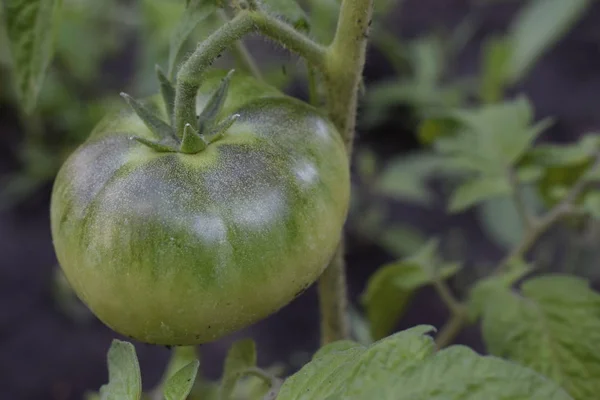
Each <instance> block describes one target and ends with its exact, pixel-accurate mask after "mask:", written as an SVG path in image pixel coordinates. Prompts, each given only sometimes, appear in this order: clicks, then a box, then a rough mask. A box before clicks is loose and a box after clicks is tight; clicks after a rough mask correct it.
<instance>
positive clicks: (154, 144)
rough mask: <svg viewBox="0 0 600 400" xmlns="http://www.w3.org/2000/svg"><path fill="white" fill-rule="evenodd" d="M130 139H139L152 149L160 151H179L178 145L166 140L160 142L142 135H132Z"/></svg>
mask: <svg viewBox="0 0 600 400" xmlns="http://www.w3.org/2000/svg"><path fill="white" fill-rule="evenodd" d="M130 139H131V140H135V141H138V142H140V143H141V144H143V145H145V146H148V147H150V148H151V149H152V150H154V151H157V152H159V153H173V152H177V151H178V150H177V147H175V146H173V145H172V144H170V143H165V142H164V141H161V142H159V141H156V140H148V139H146V138H143V137H140V136H132V137H131V138H130Z"/></svg>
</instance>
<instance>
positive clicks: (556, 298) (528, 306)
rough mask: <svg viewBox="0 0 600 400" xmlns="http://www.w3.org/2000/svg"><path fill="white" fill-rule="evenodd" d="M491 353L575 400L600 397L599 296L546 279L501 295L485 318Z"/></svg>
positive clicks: (581, 285) (576, 282) (561, 279)
mask: <svg viewBox="0 0 600 400" xmlns="http://www.w3.org/2000/svg"><path fill="white" fill-rule="evenodd" d="M482 330H483V337H484V340H485V342H486V345H487V347H488V350H489V351H490V352H491V353H492V354H495V355H498V356H501V357H506V358H509V359H511V360H514V361H517V362H519V363H521V364H523V365H526V366H529V367H531V368H532V369H534V370H536V371H538V372H540V373H541V374H543V375H545V376H547V377H549V378H551V379H553V380H554V381H555V382H557V383H558V384H560V385H561V386H562V387H563V388H565V389H566V390H567V391H568V392H569V393H570V394H571V396H573V398H574V399H576V400H584V399H585V400H587V399H592V398H595V397H597V394H598V392H599V391H600V295H599V294H598V293H596V292H594V291H593V290H591V289H590V288H589V285H588V282H587V281H586V280H584V279H580V278H576V277H573V276H566V275H564V276H560V275H555V276H544V277H538V278H534V279H531V280H529V281H527V282H525V283H524V284H523V285H522V286H521V293H520V294H517V293H514V292H512V291H510V290H508V289H505V290H504V291H500V292H497V293H496V298H495V299H494V301H490V302H488V304H487V306H486V307H485V310H484V314H483V325H482Z"/></svg>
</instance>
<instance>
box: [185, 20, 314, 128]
mask: <svg viewBox="0 0 600 400" xmlns="http://www.w3.org/2000/svg"><path fill="white" fill-rule="evenodd" d="M253 32H260V33H262V34H263V35H265V36H267V37H269V38H271V39H273V40H274V41H276V42H277V43H279V44H280V45H282V46H283V47H285V48H287V49H289V50H291V51H293V52H295V53H297V54H299V55H300V56H302V57H304V58H305V59H307V60H308V61H309V62H310V63H311V64H312V65H314V66H315V67H317V68H320V69H323V68H324V65H325V55H326V49H325V48H324V47H323V46H321V45H320V44H318V43H316V42H314V41H313V40H311V39H310V38H309V37H308V36H306V35H304V34H303V33H301V32H299V31H297V30H295V29H294V28H292V27H291V26H290V25H288V24H286V23H284V22H281V21H279V20H278V19H276V18H273V17H271V16H269V15H267V14H264V13H263V12H261V11H242V12H240V13H239V14H238V15H236V16H235V17H234V18H233V19H231V21H229V22H227V23H226V24H224V25H223V26H221V27H220V28H219V29H217V30H216V31H215V32H214V33H213V34H212V35H210V36H209V37H208V38H207V39H206V40H204V41H203V42H202V43H201V44H200V46H199V47H198V49H197V50H196V51H195V52H194V53H193V54H192V55H191V56H190V57H189V58H188V59H187V61H186V62H185V63H184V64H183V66H182V67H181V69H180V71H179V73H178V75H177V85H176V94H175V128H176V132H177V135H179V136H180V137H182V135H183V129H184V127H185V124H191V125H194V124H195V122H196V94H197V92H198V89H199V88H200V85H201V84H202V78H203V74H204V72H205V71H206V70H207V69H208V68H209V67H210V66H211V64H212V63H213V62H214V61H215V60H216V59H217V58H218V57H219V55H220V54H221V53H222V52H223V51H225V50H227V49H228V48H231V47H232V46H234V45H235V43H236V42H237V41H238V40H240V39H241V38H242V37H244V36H245V35H247V34H249V33H253Z"/></svg>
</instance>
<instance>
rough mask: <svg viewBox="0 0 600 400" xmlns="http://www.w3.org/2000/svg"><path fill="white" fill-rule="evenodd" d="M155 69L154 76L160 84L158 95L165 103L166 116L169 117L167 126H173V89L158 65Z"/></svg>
mask: <svg viewBox="0 0 600 400" xmlns="http://www.w3.org/2000/svg"><path fill="white" fill-rule="evenodd" d="M155 68H156V76H157V77H158V82H159V84H160V93H161V95H162V98H163V102H164V103H165V109H166V111H167V116H168V117H169V124H170V125H171V126H175V87H174V86H173V84H172V83H171V82H170V81H169V79H168V78H167V77H166V75H165V74H164V72H163V71H162V70H161V69H160V67H159V66H158V65H157V66H156V67H155Z"/></svg>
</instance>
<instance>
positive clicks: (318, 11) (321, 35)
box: [308, 0, 340, 43]
mask: <svg viewBox="0 0 600 400" xmlns="http://www.w3.org/2000/svg"><path fill="white" fill-rule="evenodd" d="M308 3H309V10H310V33H311V36H313V37H314V38H315V39H316V40H317V41H318V42H319V43H331V41H332V40H333V36H334V33H335V28H336V24H337V16H338V14H339V9H340V1H339V0H308Z"/></svg>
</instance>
